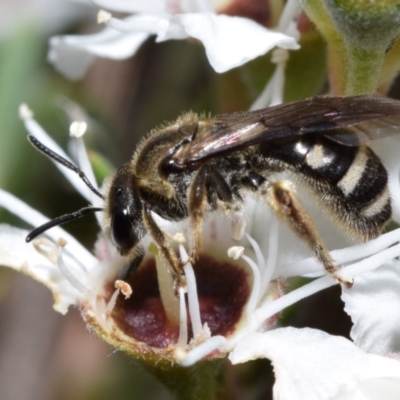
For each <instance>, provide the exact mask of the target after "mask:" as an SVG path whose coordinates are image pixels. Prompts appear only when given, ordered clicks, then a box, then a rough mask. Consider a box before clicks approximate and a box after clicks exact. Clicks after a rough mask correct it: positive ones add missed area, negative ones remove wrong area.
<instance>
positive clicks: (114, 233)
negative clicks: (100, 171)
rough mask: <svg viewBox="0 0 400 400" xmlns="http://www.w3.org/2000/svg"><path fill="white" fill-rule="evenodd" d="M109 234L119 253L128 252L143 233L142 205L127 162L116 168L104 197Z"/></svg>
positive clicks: (144, 231)
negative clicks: (105, 197)
mask: <svg viewBox="0 0 400 400" xmlns="http://www.w3.org/2000/svg"><path fill="white" fill-rule="evenodd" d="M105 210H106V214H107V216H108V218H109V219H110V227H109V235H110V238H111V241H112V242H113V243H114V245H115V247H116V248H117V249H118V250H119V252H120V253H121V255H125V254H127V253H129V251H130V250H131V249H133V248H134V247H135V246H136V245H137V243H138V242H139V241H140V239H142V237H143V236H144V235H145V233H146V230H145V227H144V225H143V218H142V212H143V205H142V202H141V200H140V197H139V195H138V193H137V191H136V189H135V186H134V183H133V180H132V174H131V172H130V167H129V164H126V165H123V166H121V167H120V168H118V170H117V172H116V174H115V175H114V177H113V178H112V180H111V186H110V189H109V192H108V195H107V199H106V207H105Z"/></svg>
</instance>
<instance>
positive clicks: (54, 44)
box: [48, 28, 149, 79]
mask: <svg viewBox="0 0 400 400" xmlns="http://www.w3.org/2000/svg"><path fill="white" fill-rule="evenodd" d="M148 37H149V35H148V34H147V33H143V32H134V33H128V34H127V33H122V32H118V31H116V30H114V29H112V28H105V29H103V30H102V31H101V32H99V33H96V34H93V35H66V36H54V37H52V38H51V39H50V50H49V53H48V59H49V61H50V62H51V63H52V64H54V67H55V68H56V69H57V70H58V71H59V72H61V73H62V74H64V75H65V76H66V77H67V78H69V79H80V78H82V77H83V76H84V74H85V72H86V70H87V69H88V67H89V66H90V64H91V63H92V61H93V60H94V56H99V57H107V58H112V59H124V58H128V57H130V56H132V55H133V54H135V53H136V51H137V50H138V48H139V47H140V46H141V45H142V43H143V42H144V41H145V40H146V39H147V38H148Z"/></svg>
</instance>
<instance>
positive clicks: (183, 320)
mask: <svg viewBox="0 0 400 400" xmlns="http://www.w3.org/2000/svg"><path fill="white" fill-rule="evenodd" d="M179 311H180V322H179V337H178V341H177V342H176V346H177V347H185V346H186V345H187V343H188V329H187V310H186V301H185V289H184V288H182V287H181V288H179Z"/></svg>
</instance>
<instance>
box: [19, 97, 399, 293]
mask: <svg viewBox="0 0 400 400" xmlns="http://www.w3.org/2000/svg"><path fill="white" fill-rule="evenodd" d="M399 125H400V101H397V100H393V99H388V98H384V97H377V96H372V95H363V96H356V97H327V96H319V97H314V98H310V99H306V100H302V101H296V102H291V103H286V104H280V105H277V106H272V107H268V108H265V109H262V110H257V111H251V112H238V113H233V114H224V115H218V116H216V117H205V116H198V115H196V114H194V113H187V114H184V115H182V116H181V117H180V118H178V120H177V121H176V122H174V123H172V124H169V125H167V126H165V127H163V128H161V129H156V130H154V131H152V132H151V133H150V135H149V136H148V137H147V138H145V139H144V140H143V141H142V142H141V144H140V145H139V146H138V148H137V150H136V151H135V153H134V155H133V157H132V160H131V161H130V162H128V163H126V164H124V165H122V166H121V167H119V168H118V170H117V171H116V173H115V174H114V176H113V177H112V178H111V179H110V181H109V185H108V187H107V189H106V191H105V194H104V195H103V194H101V193H99V192H98V191H97V190H96V189H94V188H93V186H92V185H91V184H90V182H89V181H88V179H87V177H86V176H85V175H84V174H83V172H82V171H81V170H79V169H78V168H77V167H76V166H75V165H73V164H71V163H70V162H69V161H67V160H65V159H64V158H62V157H61V156H59V155H58V154H55V153H54V152H53V151H51V150H50V149H48V148H47V147H45V146H44V145H43V144H41V143H40V142H39V141H38V140H37V139H35V138H34V137H32V136H30V137H29V140H30V141H31V143H32V144H33V145H34V146H35V147H36V148H37V149H38V150H40V151H41V152H43V153H44V154H45V155H46V156H48V157H50V158H52V159H53V160H55V161H57V162H59V163H61V164H62V165H64V166H65V167H67V168H69V169H71V170H73V171H75V172H76V173H78V174H79V176H80V177H81V178H82V179H83V181H84V182H85V183H86V185H87V186H88V187H89V188H90V189H91V190H92V191H94V192H95V193H96V194H97V195H98V196H100V197H101V198H103V199H104V207H103V208H98V207H86V208H83V209H81V210H79V211H77V212H75V213H72V214H67V215H64V216H61V217H59V218H56V219H54V220H52V221H50V222H48V223H46V224H44V225H42V226H40V227H38V228H36V229H34V230H33V231H32V232H31V233H30V234H29V235H28V237H27V238H26V241H27V242H30V241H31V240H33V239H34V238H35V237H37V236H38V235H39V234H41V233H43V232H44V231H46V230H47V229H49V228H51V227H53V226H56V225H61V224H63V223H65V222H68V221H71V220H73V219H76V218H80V217H81V216H83V215H85V214H87V213H90V212H96V211H103V212H104V215H105V218H104V231H105V233H106V234H107V235H108V237H109V238H110V240H111V241H112V242H113V243H114V245H115V246H116V247H117V249H118V250H119V252H120V253H121V255H124V256H127V257H128V261H129V263H130V266H131V267H130V270H131V271H132V270H133V269H135V268H136V267H137V266H138V265H139V264H140V262H141V259H142V257H143V254H144V252H143V249H142V248H141V247H140V245H138V244H139V242H140V240H141V239H142V238H143V237H144V236H145V235H146V233H148V234H150V235H151V237H152V239H153V240H154V242H155V243H156V244H157V246H158V248H159V252H160V255H161V256H162V258H163V260H164V262H165V264H166V265H167V266H168V268H169V270H170V273H171V274H172V275H173V277H174V279H175V282H176V284H177V285H179V284H180V283H181V279H182V264H181V263H180V262H179V260H178V258H177V256H176V255H175V252H174V251H173V250H172V247H171V245H170V244H169V239H168V236H167V235H166V234H165V233H164V232H163V231H162V230H161V229H160V228H159V226H158V225H157V224H156V222H155V220H154V218H153V217H152V212H154V213H156V214H158V215H160V216H161V217H163V218H165V219H168V220H171V221H179V220H182V219H184V218H187V217H188V218H189V228H190V230H189V232H190V238H189V246H190V251H191V260H192V261H195V260H196V256H197V255H198V253H199V251H200V249H201V238H202V223H203V220H204V218H205V215H206V214H207V213H209V212H211V211H214V210H223V211H224V212H225V213H228V214H229V213H231V214H232V215H233V214H235V213H240V211H241V208H242V204H243V201H242V199H243V197H244V194H245V193H246V192H247V193H253V194H254V195H256V196H257V197H258V198H261V199H263V200H264V201H265V202H266V203H267V204H268V205H269V206H270V207H271V209H272V210H273V211H274V212H275V213H276V214H277V216H278V217H279V218H280V219H281V220H282V221H283V222H285V223H286V224H287V225H288V226H289V227H290V228H291V229H292V230H293V231H294V232H295V233H296V234H297V235H298V236H299V237H300V238H301V239H302V240H303V241H304V242H305V243H306V244H307V245H308V247H309V248H310V249H311V251H312V253H313V254H314V256H315V258H316V259H317V260H318V261H319V262H320V263H321V264H323V266H324V267H325V269H326V271H327V272H328V273H329V274H330V275H331V276H333V277H334V278H335V279H336V280H337V281H339V282H340V283H342V284H344V285H346V286H348V287H350V286H351V284H352V282H351V281H348V280H345V279H343V278H341V277H340V275H339V273H338V271H339V269H338V267H337V266H335V264H334V262H333V260H332V258H331V256H330V254H329V252H328V250H327V248H326V246H325V244H324V242H323V240H322V239H321V238H320V236H319V234H318V232H317V230H316V227H315V225H314V223H313V221H312V219H311V217H310V215H309V213H308V212H307V210H306V209H305V208H304V206H303V205H302V204H301V202H300V201H299V200H298V199H297V198H296V196H295V194H294V191H293V189H292V188H293V185H292V184H291V183H290V182H288V181H284V180H279V179H278V178H277V177H276V175H277V173H279V172H282V171H286V170H290V171H292V173H293V174H294V175H297V177H298V178H299V179H300V180H301V182H303V183H304V184H305V186H306V187H308V188H309V189H310V191H311V192H312V193H314V195H315V196H316V198H317V199H318V203H319V205H320V206H321V207H322V208H324V209H325V210H327V211H328V212H329V215H330V216H331V218H332V220H333V221H334V222H335V223H336V224H337V225H339V227H341V228H342V229H343V230H344V231H345V232H346V233H347V234H348V235H350V236H352V237H356V238H358V239H361V240H363V241H367V240H370V239H372V238H375V237H377V236H378V235H379V234H380V233H381V231H382V229H383V228H384V226H385V224H386V223H387V222H388V221H389V220H390V218H391V202H390V194H389V190H388V174H387V171H386V169H385V168H384V166H383V165H382V163H381V161H380V160H379V158H378V157H377V156H376V155H375V153H374V152H373V151H372V150H371V149H370V148H369V147H368V146H367V145H366V143H367V142H368V141H370V140H374V139H379V138H382V137H385V136H389V135H393V134H395V133H397V132H398V128H399Z"/></svg>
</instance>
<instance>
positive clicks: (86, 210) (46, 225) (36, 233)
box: [25, 207, 103, 243]
mask: <svg viewBox="0 0 400 400" xmlns="http://www.w3.org/2000/svg"><path fill="white" fill-rule="evenodd" d="M97 211H103V209H102V208H100V207H84V208H81V209H80V210H79V211H75V212H73V213H71V214H65V215H62V216H61V217H57V218H54V219H52V220H51V221H48V222H46V223H44V224H43V225H40V226H38V227H37V228H35V229H34V230H33V231H31V232H30V233H29V234H28V236H27V237H26V238H25V241H26V243H29V242H31V241H32V240H33V239H35V238H37V237H38V236H39V235H40V234H42V233H43V232H46V231H47V230H49V229H50V228H53V227H55V226H58V225H62V224H65V223H67V222H69V221H72V220H74V219H78V218H81V217H83V216H84V215H86V214H89V213H92V212H97Z"/></svg>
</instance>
